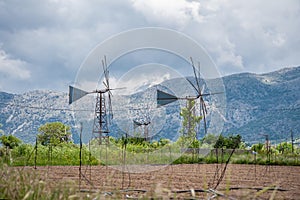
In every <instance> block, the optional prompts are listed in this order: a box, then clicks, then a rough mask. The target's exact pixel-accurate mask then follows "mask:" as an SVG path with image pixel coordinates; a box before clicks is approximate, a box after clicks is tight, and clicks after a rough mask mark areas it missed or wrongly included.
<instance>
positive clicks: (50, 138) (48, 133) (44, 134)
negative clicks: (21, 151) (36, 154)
mask: <svg viewBox="0 0 300 200" xmlns="http://www.w3.org/2000/svg"><path fill="white" fill-rule="evenodd" d="M38 131H39V134H38V135H37V138H38V141H39V142H40V143H41V144H42V145H54V146H56V145H58V144H61V143H67V142H70V141H71V132H70V127H69V126H67V125H64V124H63V123H61V122H53V123H46V124H44V125H43V126H41V127H40V128H39V130H38Z"/></svg>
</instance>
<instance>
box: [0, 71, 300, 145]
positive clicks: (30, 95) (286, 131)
mask: <svg viewBox="0 0 300 200" xmlns="http://www.w3.org/2000/svg"><path fill="white" fill-rule="evenodd" d="M190 79H193V78H190ZM193 81H194V80H193ZM209 81H210V82H214V81H217V80H213V79H212V80H209ZM222 81H223V84H224V89H225V93H226V109H225V113H224V116H223V123H224V126H223V129H222V134H224V135H229V134H240V135H241V136H242V138H243V140H244V141H245V142H246V143H249V144H252V143H257V142H264V140H265V136H266V135H268V136H269V139H270V140H271V141H273V142H276V143H278V142H281V141H286V140H290V135H291V131H293V133H294V138H296V139H297V138H299V137H300V67H293V68H284V69H281V70H279V71H274V72H270V73H265V74H254V73H240V74H233V75H229V76H225V77H222ZM168 82H169V84H173V85H174V84H176V83H177V84H178V80H168ZM152 90H153V88H152ZM178 90H184V88H180V87H178ZM132 98H135V99H139V98H140V97H139V96H138V95H137V94H135V96H134V97H132ZM92 100H93V98H90V100H89V101H92ZM113 102H115V103H117V102H118V101H113ZM208 104H209V102H208ZM178 109H179V107H176V106H175V107H172V109H170V110H168V111H167V117H166V119H165V120H166V121H167V123H164V124H161V126H163V127H161V128H162V130H161V132H163V133H162V134H161V135H160V136H163V137H166V138H170V139H172V137H169V133H170V132H176V133H178V132H179V130H180V125H181V122H180V121H181V118H180V115H179V110H178ZM0 113H1V115H0V124H2V127H1V129H2V130H3V131H4V133H5V134H13V135H15V136H17V137H19V138H21V139H22V140H23V141H24V142H28V143H33V142H34V141H35V136H36V134H38V128H39V127H40V126H41V125H43V124H45V123H47V122H56V121H60V122H62V123H64V124H67V125H69V126H71V127H72V135H73V140H74V142H76V143H77V142H78V141H79V139H78V128H75V127H76V126H75V125H76V122H75V120H74V111H72V107H71V106H69V105H68V94H67V93H64V92H56V91H49V90H35V91H29V92H25V93H23V94H10V93H6V92H0ZM75 114H76V113H75ZM114 115H118V112H117V113H115V114H114ZM119 115H120V116H121V115H122V114H121V112H120V113H119ZM123 115H124V116H122V117H119V118H118V117H116V121H117V120H118V119H119V120H120V118H123V119H124V118H126V113H125V114H124V113H123ZM208 120H209V118H208ZM208 124H209V122H208ZM89 130H91V128H90V129H89ZM118 131H119V130H118V127H117V126H116V124H113V127H112V128H111V132H112V135H114V136H117V135H118V134H117V133H116V132H118Z"/></svg>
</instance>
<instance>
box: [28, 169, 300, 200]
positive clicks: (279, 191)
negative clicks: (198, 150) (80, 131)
mask: <svg viewBox="0 0 300 200" xmlns="http://www.w3.org/2000/svg"><path fill="white" fill-rule="evenodd" d="M224 166H225V165H221V164H192V165H187V164H186V165H185V164H182V165H169V166H166V167H161V166H157V167H158V168H159V170H157V171H148V172H147V170H146V172H144V173H128V172H126V173H125V172H124V173H123V172H122V171H119V170H116V169H113V168H111V167H105V166H92V167H90V166H83V167H82V176H81V178H80V179H79V167H78V166H49V167H38V168H37V171H38V172H41V173H43V172H44V173H46V177H47V179H48V180H50V181H51V182H52V183H53V184H56V183H58V182H60V181H62V180H68V181H69V180H72V181H74V183H75V184H76V185H78V187H79V188H80V189H81V190H86V191H95V190H97V191H101V192H105V191H107V192H108V191H110V192H112V193H113V196H112V198H125V197H126V195H127V197H128V198H129V197H145V196H146V197H158V198H163V199H164V198H166V199H169V198H176V199H177V198H192V199H193V198H200V199H207V198H209V197H212V196H213V195H214V193H218V197H217V199H300V167H299V166H262V165H236V164H230V165H228V166H227V170H226V172H225V176H224V178H223V179H222V181H221V182H220V184H219V185H218V186H217V187H216V185H217V182H218V181H217V180H218V178H219V177H220V176H221V174H222V171H223V170H224ZM127 167H128V168H133V167H136V166H127ZM140 167H143V169H146V167H147V166H140ZM28 169H30V168H29V167H28ZM31 169H32V168H31ZM79 183H80V185H79ZM215 187H216V188H215ZM125 189H128V190H125ZM209 189H212V190H210V191H208V190H209ZM201 190H206V192H204V191H201ZM114 195H118V196H114ZM106 197H110V196H106Z"/></svg>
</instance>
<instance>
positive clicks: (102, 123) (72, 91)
mask: <svg viewBox="0 0 300 200" xmlns="http://www.w3.org/2000/svg"><path fill="white" fill-rule="evenodd" d="M102 66H103V73H104V79H105V80H104V81H103V85H104V87H105V88H104V89H100V90H98V89H96V90H94V91H91V92H87V91H83V90H81V89H78V88H75V87H73V86H69V104H72V103H73V102H74V101H76V100H78V99H80V98H82V97H84V96H85V95H88V94H97V97H96V105H95V114H94V123H93V135H94V136H95V137H96V138H98V140H99V143H100V144H108V142H109V129H108V126H109V123H110V120H111V119H112V118H113V113H112V103H111V96H112V93H111V90H113V89H111V88H110V86H109V71H108V67H107V62H106V57H105V56H104V60H102ZM106 94H107V95H106ZM106 96H107V97H108V98H107V99H106V98H105V97H106ZM106 100H107V102H106ZM107 104H108V106H107ZM107 111H108V113H109V115H108V114H107Z"/></svg>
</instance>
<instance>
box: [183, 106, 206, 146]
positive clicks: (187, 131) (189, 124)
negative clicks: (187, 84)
mask: <svg viewBox="0 0 300 200" xmlns="http://www.w3.org/2000/svg"><path fill="white" fill-rule="evenodd" d="M194 110H195V101H194V100H188V101H187V106H186V107H185V108H182V109H181V112H180V116H182V117H183V121H182V130H181V132H182V133H183V135H184V136H185V137H186V138H187V139H191V141H193V140H194V139H197V138H196V126H197V124H198V123H199V122H200V120H201V119H202V117H201V116H196V115H195V113H194Z"/></svg>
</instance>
